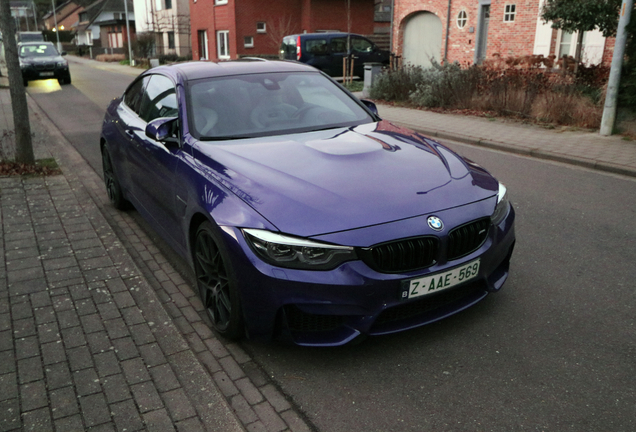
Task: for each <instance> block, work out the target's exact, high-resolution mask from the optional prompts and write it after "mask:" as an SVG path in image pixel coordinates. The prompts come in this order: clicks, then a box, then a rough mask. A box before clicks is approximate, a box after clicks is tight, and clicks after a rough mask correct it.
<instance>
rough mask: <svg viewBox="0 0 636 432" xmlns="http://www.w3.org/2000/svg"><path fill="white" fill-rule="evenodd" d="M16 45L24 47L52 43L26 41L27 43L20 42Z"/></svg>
mask: <svg viewBox="0 0 636 432" xmlns="http://www.w3.org/2000/svg"><path fill="white" fill-rule="evenodd" d="M18 45H20V46H25V45H53V42H48V41H28V42H20V43H19V44H18ZM53 47H55V45H53Z"/></svg>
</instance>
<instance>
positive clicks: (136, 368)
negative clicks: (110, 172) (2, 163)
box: [0, 89, 314, 431]
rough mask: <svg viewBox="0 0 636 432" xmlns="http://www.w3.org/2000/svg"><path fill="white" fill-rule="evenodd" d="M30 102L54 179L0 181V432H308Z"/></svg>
mask: <svg viewBox="0 0 636 432" xmlns="http://www.w3.org/2000/svg"><path fill="white" fill-rule="evenodd" d="M8 98H9V96H8V91H7V90H2V89H0V105H1V108H2V109H0V129H2V130H7V129H10V128H11V127H12V124H11V123H12V121H11V119H10V118H8V117H7V113H10V103H9V104H8V105H7V103H8ZM29 104H30V109H31V125H32V129H33V131H34V133H35V146H36V148H35V150H36V157H37V158H44V157H49V156H50V155H53V156H54V157H55V158H56V160H57V162H58V164H59V165H60V166H61V168H62V170H63V175H60V176H51V177H44V178H42V177H31V178H20V177H5V178H0V218H1V221H2V231H1V233H0V234H1V237H0V246H1V248H0V253H1V254H2V255H3V256H4V258H5V259H4V261H3V263H2V267H0V430H2V431H5V430H6V431H10V430H34V431H49V430H50V431H53V430H57V431H73V430H88V429H90V430H99V431H102V430H104V431H108V430H120V431H123V430H128V431H133V430H157V431H169V430H178V431H203V430H208V431H233V430H236V431H238V430H248V431H311V430H314V427H313V426H311V425H310V424H309V423H308V422H307V421H306V420H305V418H304V417H303V415H302V413H301V412H300V411H299V410H298V409H297V408H296V407H294V406H293V405H292V403H290V401H288V400H287V398H286V397H285V396H284V395H283V394H282V393H281V392H280V391H279V389H278V388H277V387H276V386H275V385H274V384H273V383H272V382H271V380H270V379H269V377H267V375H266V374H265V373H263V371H262V370H261V369H260V367H259V366H258V365H257V364H256V363H255V362H254V361H253V360H252V359H251V358H250V357H249V355H248V354H246V353H245V352H244V351H243V350H242V349H241V347H240V346H239V345H237V344H233V343H228V342H227V341H225V340H222V339H219V338H217V337H216V336H215V334H214V333H213V332H212V331H211V330H210V328H209V326H208V324H209V323H208V321H207V317H206V316H205V313H204V310H203V306H202V304H201V302H200V301H199V299H198V297H197V296H196V294H195V292H194V291H193V289H192V283H191V280H190V279H191V275H188V274H183V271H181V273H180V272H178V271H176V270H175V269H174V268H173V267H172V265H171V264H170V263H168V261H167V260H166V258H165V257H164V255H163V254H162V253H161V251H160V250H159V249H158V248H157V246H156V242H155V239H154V238H151V236H148V235H146V234H145V233H144V231H143V230H142V229H140V228H139V226H138V224H137V223H136V222H135V218H134V215H135V212H134V211H132V212H128V213H126V212H119V211H117V210H115V209H114V208H113V207H112V206H111V205H110V204H109V202H108V198H107V196H106V194H105V190H104V186H103V182H102V180H101V179H100V178H99V177H98V176H97V175H96V174H95V173H94V172H93V171H92V170H91V169H90V168H89V167H88V165H87V164H86V162H85V161H84V160H83V159H82V158H81V156H80V155H79V154H78V153H77V152H75V150H74V149H73V148H72V146H71V145H70V144H68V143H67V142H66V141H65V140H64V138H63V137H62V136H61V135H60V134H59V132H58V131H57V130H56V129H55V127H54V126H53V124H52V123H51V122H50V121H49V120H48V119H47V118H46V117H45V115H44V114H43V113H41V112H39V109H38V107H37V106H36V105H35V104H34V103H33V102H32V101H31V100H30V101H29ZM7 107H8V108H9V109H8V108H7Z"/></svg>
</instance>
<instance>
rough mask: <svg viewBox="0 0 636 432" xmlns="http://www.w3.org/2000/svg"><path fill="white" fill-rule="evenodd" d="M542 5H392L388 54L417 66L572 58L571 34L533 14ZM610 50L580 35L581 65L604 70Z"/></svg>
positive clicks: (399, 1)
mask: <svg viewBox="0 0 636 432" xmlns="http://www.w3.org/2000/svg"><path fill="white" fill-rule="evenodd" d="M544 2H545V0H394V10H393V34H392V37H393V50H394V52H396V53H397V54H398V55H401V56H403V59H404V61H405V62H407V63H412V64H416V65H421V66H429V65H430V62H431V60H433V59H434V60H436V61H437V62H440V61H442V60H444V59H447V60H449V61H458V62H460V63H462V64H472V63H479V62H481V61H482V60H484V59H487V58H493V57H497V56H500V57H501V58H507V57H520V56H527V55H532V54H542V55H543V56H544V57H548V56H549V55H554V56H556V57H562V56H563V55H572V56H573V55H574V52H575V49H576V41H577V37H576V34H570V33H564V32H562V31H560V30H555V29H552V28H551V27H550V25H548V24H545V23H543V21H542V20H541V19H540V17H539V15H540V10H541V7H542V5H543V3H544ZM449 9H450V14H449ZM447 24H449V25H447ZM613 50H614V39H613V38H608V39H606V38H604V37H603V35H602V34H601V33H600V32H598V31H594V32H586V33H585V35H584V40H583V52H582V57H581V58H582V60H583V61H584V62H585V63H587V64H599V63H601V62H602V63H604V64H607V65H609V64H610V63H611V58H612V53H613Z"/></svg>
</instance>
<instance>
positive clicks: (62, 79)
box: [57, 75, 71, 85]
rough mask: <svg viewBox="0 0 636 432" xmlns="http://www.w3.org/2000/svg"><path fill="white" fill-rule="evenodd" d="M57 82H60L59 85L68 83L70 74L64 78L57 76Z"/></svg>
mask: <svg viewBox="0 0 636 432" xmlns="http://www.w3.org/2000/svg"><path fill="white" fill-rule="evenodd" d="M57 82H58V83H60V85H65V84H70V83H71V76H70V75H69V76H67V77H66V78H58V79H57Z"/></svg>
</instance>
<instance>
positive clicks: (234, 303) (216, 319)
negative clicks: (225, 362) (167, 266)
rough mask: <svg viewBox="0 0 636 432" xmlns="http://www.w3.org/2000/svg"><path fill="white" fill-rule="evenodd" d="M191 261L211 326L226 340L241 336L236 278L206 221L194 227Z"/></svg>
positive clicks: (215, 231)
mask: <svg viewBox="0 0 636 432" xmlns="http://www.w3.org/2000/svg"><path fill="white" fill-rule="evenodd" d="M192 260H193V262H194V272H195V274H196V278H197V287H198V289H199V296H200V297H201V301H202V302H203V306H204V307H205V310H206V312H207V313H208V317H209V318H210V321H212V327H213V328H214V330H216V332H217V333H219V334H220V335H222V336H225V337H226V338H228V339H232V340H236V339H240V338H242V337H243V336H244V334H245V330H244V326H243V314H242V312H241V302H240V299H239V293H238V289H237V283H236V278H235V276H234V272H233V270H232V267H231V263H230V260H229V257H228V254H227V252H226V249H225V246H224V244H223V240H222V238H221V236H220V235H219V234H218V230H216V229H215V227H213V226H212V224H211V223H210V222H208V221H205V222H203V223H202V224H201V225H200V226H199V228H198V229H197V232H196V234H195V237H194V245H193V247H192Z"/></svg>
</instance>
